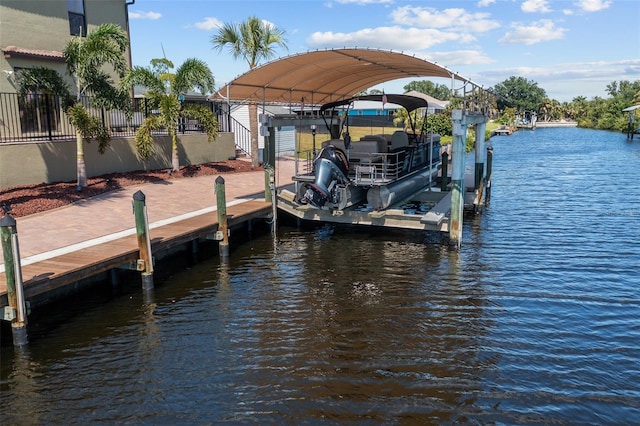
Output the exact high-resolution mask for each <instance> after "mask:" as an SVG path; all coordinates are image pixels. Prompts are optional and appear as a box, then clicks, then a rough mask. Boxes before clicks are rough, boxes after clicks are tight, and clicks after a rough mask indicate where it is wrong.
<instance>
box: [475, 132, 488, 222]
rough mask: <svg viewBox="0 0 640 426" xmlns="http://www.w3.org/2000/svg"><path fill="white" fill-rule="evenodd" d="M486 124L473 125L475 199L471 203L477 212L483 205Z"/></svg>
mask: <svg viewBox="0 0 640 426" xmlns="http://www.w3.org/2000/svg"><path fill="white" fill-rule="evenodd" d="M486 127H487V125H486V123H477V124H475V125H474V130H475V134H476V140H475V144H474V153H475V160H476V167H475V181H474V187H475V192H476V198H475V200H474V202H473V204H474V205H475V208H476V210H479V209H480V208H481V207H482V205H483V204H484V182H485V178H484V163H485V161H486V158H485V155H486V149H485V134H484V133H485V129H486Z"/></svg>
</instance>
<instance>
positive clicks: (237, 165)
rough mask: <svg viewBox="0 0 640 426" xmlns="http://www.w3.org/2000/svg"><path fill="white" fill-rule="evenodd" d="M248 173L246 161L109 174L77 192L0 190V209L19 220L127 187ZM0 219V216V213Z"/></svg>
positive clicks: (42, 187) (71, 186)
mask: <svg viewBox="0 0 640 426" xmlns="http://www.w3.org/2000/svg"><path fill="white" fill-rule="evenodd" d="M248 171H251V162H250V161H246V160H228V161H221V162H217V163H206V164H199V165H191V166H186V167H182V168H181V169H180V171H179V172H173V173H171V174H170V173H169V170H167V169H163V170H153V171H136V172H128V173H111V174H108V175H104V176H98V177H94V178H89V179H88V180H87V183H88V186H87V187H86V188H84V189H83V190H82V191H81V192H80V191H78V190H77V188H76V182H75V181H73V182H57V183H41V184H37V185H26V186H19V187H15V188H8V189H3V190H0V206H3V205H8V206H11V211H10V213H11V216H13V217H23V216H27V215H30V214H34V213H39V212H43V211H47V210H51V209H55V208H58V207H62V206H65V205H67V204H71V203H74V202H76V201H80V200H84V199H86V198H91V197H94V196H96V195H100V194H104V193H105V192H109V191H115V190H117V189H121V188H124V187H127V186H131V185H137V184H141V183H152V182H160V181H170V180H175V179H183V178H189V177H195V176H207V175H219V174H223V173H224V174H226V173H240V172H248ZM0 216H2V212H1V211H0Z"/></svg>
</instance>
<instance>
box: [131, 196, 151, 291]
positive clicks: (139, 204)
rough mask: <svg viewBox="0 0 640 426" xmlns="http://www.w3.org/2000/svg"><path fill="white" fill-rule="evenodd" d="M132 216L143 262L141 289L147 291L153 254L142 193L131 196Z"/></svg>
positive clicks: (144, 199)
mask: <svg viewBox="0 0 640 426" xmlns="http://www.w3.org/2000/svg"><path fill="white" fill-rule="evenodd" d="M133 214H134V217H135V220H136V235H137V238H138V249H139V250H140V259H141V260H142V261H143V262H144V272H143V273H142V288H143V289H144V290H149V289H152V288H153V252H152V251H151V238H150V236H149V221H148V218H147V205H146V197H145V195H144V193H143V192H142V191H137V192H136V193H135V194H133Z"/></svg>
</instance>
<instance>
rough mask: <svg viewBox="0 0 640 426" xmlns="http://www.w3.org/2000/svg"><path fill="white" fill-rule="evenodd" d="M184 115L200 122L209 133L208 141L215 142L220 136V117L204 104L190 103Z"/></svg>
mask: <svg viewBox="0 0 640 426" xmlns="http://www.w3.org/2000/svg"><path fill="white" fill-rule="evenodd" d="M182 115H183V116H184V117H186V118H190V119H192V120H198V122H199V123H200V124H201V125H202V126H203V127H204V131H205V132H206V133H207V141H208V142H209V143H211V142H213V141H214V140H215V139H216V138H217V137H218V132H219V127H218V119H217V118H216V116H215V114H214V113H213V112H211V110H209V109H207V108H206V107H205V106H203V105H198V104H189V105H185V107H184V110H183V111H182Z"/></svg>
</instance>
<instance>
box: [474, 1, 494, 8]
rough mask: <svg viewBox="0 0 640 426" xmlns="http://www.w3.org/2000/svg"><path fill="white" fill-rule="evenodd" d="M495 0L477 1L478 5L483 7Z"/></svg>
mask: <svg viewBox="0 0 640 426" xmlns="http://www.w3.org/2000/svg"><path fill="white" fill-rule="evenodd" d="M495 2H496V0H480V1H479V2H478V7H485V6H489V5H490V4H492V3H495Z"/></svg>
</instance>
